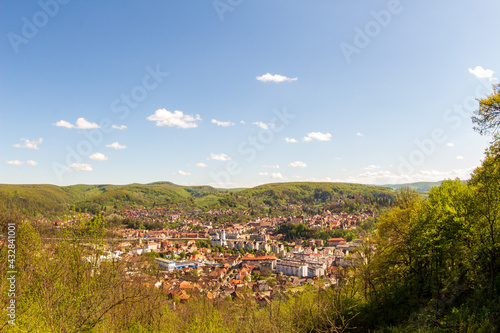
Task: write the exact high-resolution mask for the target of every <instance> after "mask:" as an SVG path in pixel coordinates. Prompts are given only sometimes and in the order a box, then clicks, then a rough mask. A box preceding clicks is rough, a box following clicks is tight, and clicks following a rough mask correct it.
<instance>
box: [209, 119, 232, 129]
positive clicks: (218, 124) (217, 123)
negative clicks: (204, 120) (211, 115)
mask: <svg viewBox="0 0 500 333" xmlns="http://www.w3.org/2000/svg"><path fill="white" fill-rule="evenodd" d="M212 124H215V125H217V126H222V127H229V126H233V125H234V123H232V122H230V121H219V120H216V119H212Z"/></svg>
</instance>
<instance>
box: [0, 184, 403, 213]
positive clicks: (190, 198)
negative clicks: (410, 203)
mask: <svg viewBox="0 0 500 333" xmlns="http://www.w3.org/2000/svg"><path fill="white" fill-rule="evenodd" d="M393 192H394V191H393V190H391V189H389V188H384V187H379V186H368V185H360V184H346V183H305V182H304V183H275V184H266V185H261V186H257V187H254V188H249V189H236V190H227V189H216V188H213V187H210V186H181V185H176V184H173V183H170V182H155V183H151V184H129V185H72V186H63V187H59V186H55V185H0V207H4V208H6V209H13V208H17V209H19V210H21V211H22V212H23V213H25V214H27V215H31V216H34V215H38V214H43V215H45V216H49V217H51V216H52V217H54V216H60V215H62V214H64V213H65V212H66V211H67V209H68V207H70V206H72V205H75V207H76V208H77V209H81V210H85V209H87V210H88V211H90V212H98V211H100V210H101V208H105V209H106V210H107V211H112V210H118V209H126V208H137V207H148V208H153V207H172V206H173V207H179V208H182V207H184V208H186V207H190V208H198V209H202V210H203V209H219V208H221V209H227V208H231V209H233V210H246V209H251V208H255V207H262V206H269V207H272V206H280V205H289V204H292V205H306V206H312V207H319V208H325V207H326V208H328V205H330V206H331V205H340V204H343V205H345V204H346V203H347V204H353V205H358V206H359V205H363V204H365V205H383V206H387V205H389V203H390V201H391V200H392V199H393V197H394V195H393Z"/></svg>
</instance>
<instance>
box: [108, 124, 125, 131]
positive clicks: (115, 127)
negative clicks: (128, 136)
mask: <svg viewBox="0 0 500 333" xmlns="http://www.w3.org/2000/svg"><path fill="white" fill-rule="evenodd" d="M111 128H114V129H117V130H124V129H126V128H127V126H125V125H120V126H118V125H111Z"/></svg>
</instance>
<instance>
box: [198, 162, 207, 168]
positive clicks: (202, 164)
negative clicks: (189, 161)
mask: <svg viewBox="0 0 500 333" xmlns="http://www.w3.org/2000/svg"><path fill="white" fill-rule="evenodd" d="M196 166H197V167H198V168H206V167H208V165H206V164H205V163H196Z"/></svg>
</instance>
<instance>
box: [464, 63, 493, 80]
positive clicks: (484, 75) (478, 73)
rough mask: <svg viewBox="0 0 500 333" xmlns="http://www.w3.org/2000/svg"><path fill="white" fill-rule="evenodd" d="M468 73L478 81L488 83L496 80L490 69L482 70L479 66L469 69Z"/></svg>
mask: <svg viewBox="0 0 500 333" xmlns="http://www.w3.org/2000/svg"><path fill="white" fill-rule="evenodd" d="M469 73H471V74H472V75H474V76H475V77H477V78H478V79H488V80H490V81H495V80H497V78H496V77H493V71H492V70H491V69H484V68H483V67H481V66H476V67H474V69H472V68H469Z"/></svg>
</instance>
